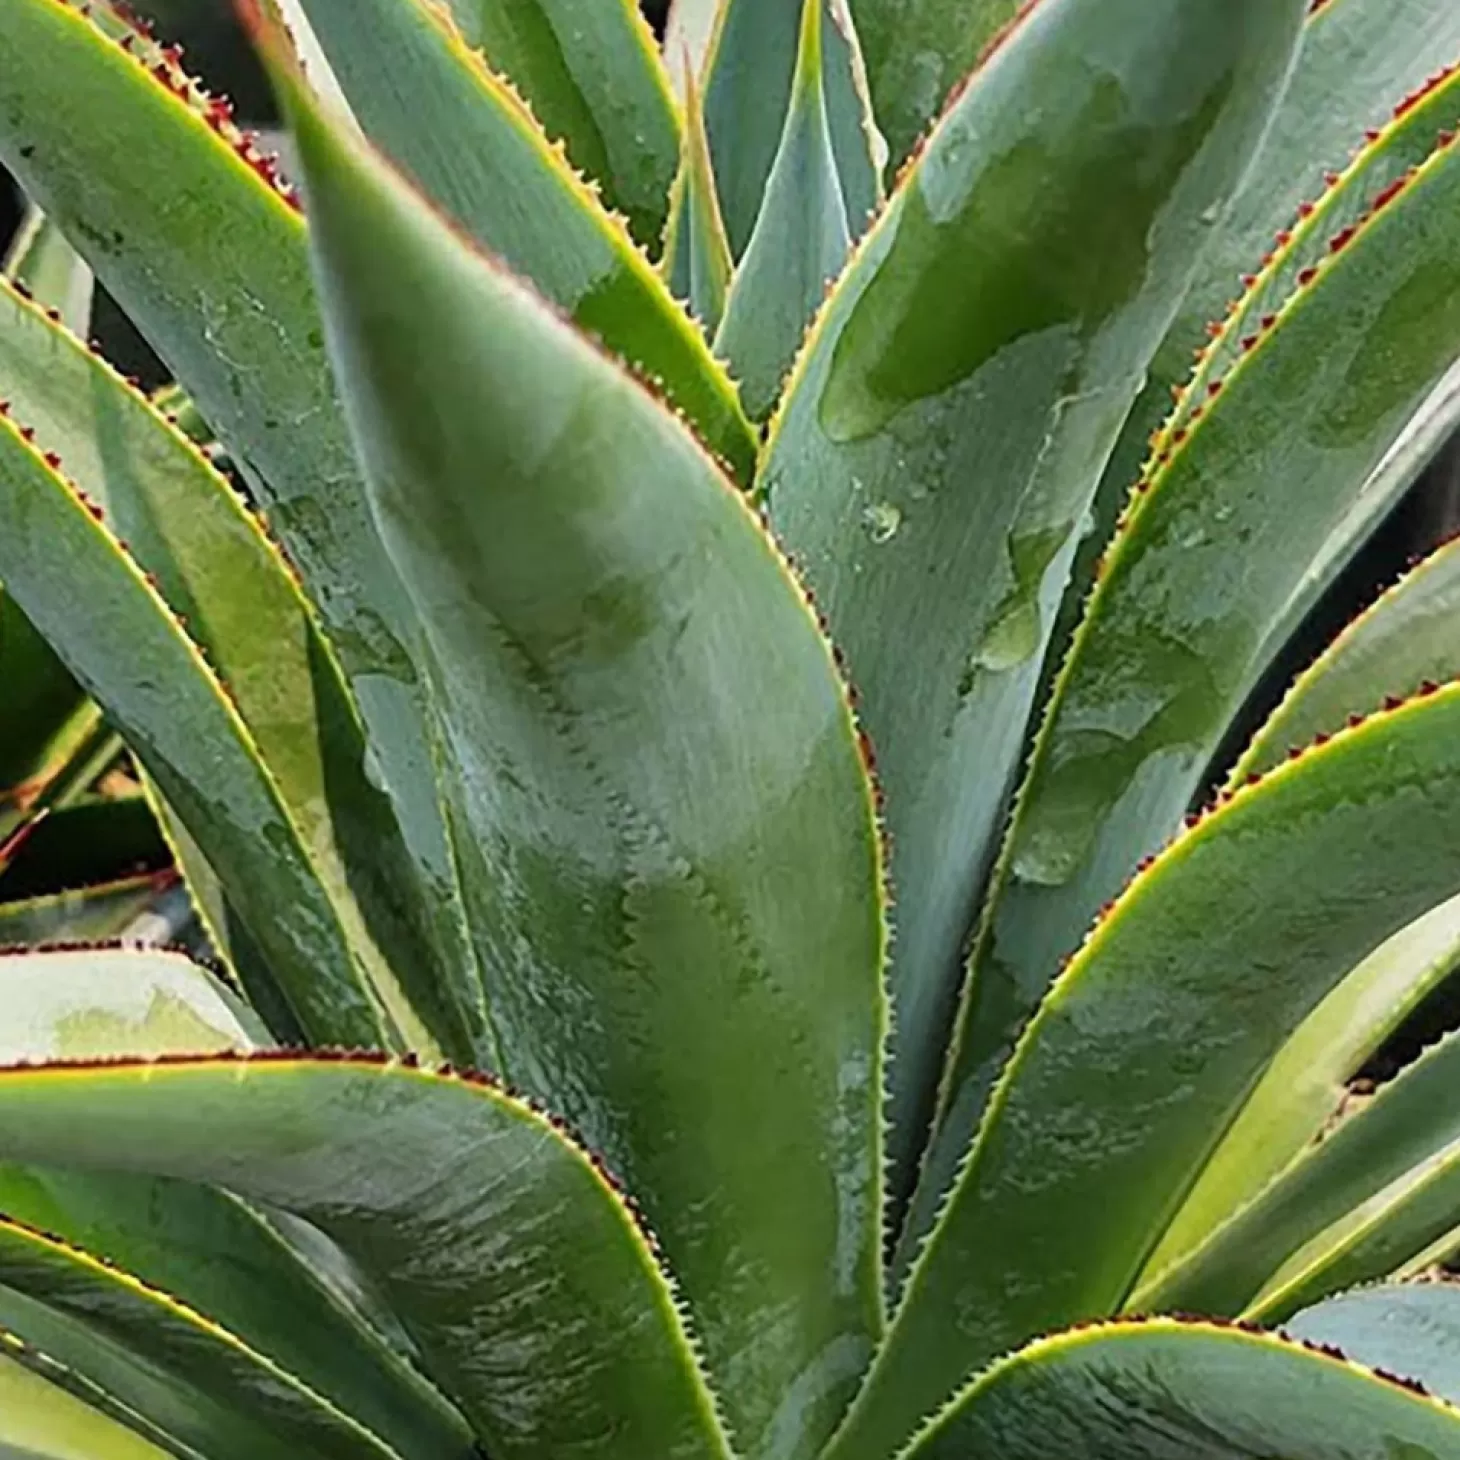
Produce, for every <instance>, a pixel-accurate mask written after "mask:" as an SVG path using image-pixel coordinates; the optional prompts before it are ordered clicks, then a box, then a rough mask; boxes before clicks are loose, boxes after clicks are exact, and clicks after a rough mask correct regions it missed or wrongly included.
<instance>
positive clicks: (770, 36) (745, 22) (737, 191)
mask: <svg viewBox="0 0 1460 1460" xmlns="http://www.w3.org/2000/svg"><path fill="white" fill-rule="evenodd" d="M802 10H803V6H802V4H801V3H799V0H725V4H724V5H723V7H722V9H721V13H720V17H719V20H718V22H717V24H716V31H715V37H714V40H713V41H712V42H711V45H710V53H709V56H708V58H707V59H706V62H705V77H704V98H705V128H706V130H707V132H708V133H709V138H710V155H711V157H712V158H713V159H714V164H715V178H716V181H717V183H718V185H719V192H720V207H721V209H722V211H723V213H724V217H725V229H726V233H727V234H728V236H729V239H730V249H731V252H732V253H733V255H734V256H735V257H736V258H737V259H738V258H740V256H741V255H742V254H743V253H744V252H745V250H746V247H747V246H748V244H749V242H750V237H751V234H752V233H753V231H754V229H755V225H756V220H757V219H758V218H759V216H760V212H761V206H762V200H763V199H764V197H765V195H766V191H767V180H768V179H769V177H770V175H771V170H772V167H773V165H774V163H775V158H776V154H777V152H778V151H779V150H780V147H781V139H782V134H783V133H784V131H785V126H786V116H787V112H788V110H789V108H790V102H791V96H792V90H793V84H794V77H795V74H796V56H797V52H798V50H799V33H800V30H801V17H802ZM821 34H822V44H823V47H824V57H823V66H824V78H825V79H824V86H825V90H826V109H827V126H828V129H829V132H830V136H831V146H832V152H833V155H834V156H835V159H836V171H837V178H838V181H839V182H840V184H841V187H842V194H843V198H844V199H845V207H846V214H847V220H848V224H849V226H850V228H851V231H852V235H853V237H855V236H857V235H858V234H860V233H861V232H862V229H863V228H864V227H865V225H866V223H867V220H868V217H869V216H870V213H871V211H872V209H873V208H874V207H875V206H876V204H877V201H878V199H879V198H880V197H881V185H880V179H879V176H878V170H879V167H880V156H881V150H882V141H881V137H880V135H879V134H878V133H877V131H876V128H875V124H874V122H873V120H872V116H871V112H870V109H869V105H868V102H867V95H866V86H865V73H864V70H863V67H862V58H861V52H860V49H859V45H858V42H857V37H856V31H855V27H854V26H853V24H852V21H851V13H850V11H849V10H848V9H847V6H846V3H845V0H824V3H823V15H822V32H821Z"/></svg>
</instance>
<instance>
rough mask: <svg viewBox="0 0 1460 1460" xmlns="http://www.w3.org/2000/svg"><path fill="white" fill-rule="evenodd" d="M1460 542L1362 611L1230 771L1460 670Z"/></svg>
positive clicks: (1268, 761)
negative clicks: (1458, 626)
mask: <svg viewBox="0 0 1460 1460" xmlns="http://www.w3.org/2000/svg"><path fill="white" fill-rule="evenodd" d="M1457 614H1460V541H1456V542H1450V543H1446V544H1445V545H1443V546H1442V547H1440V548H1438V549H1436V551H1435V552H1433V553H1431V554H1430V556H1429V557H1427V558H1426V559H1425V560H1424V561H1423V562H1422V563H1420V564H1419V565H1418V566H1417V567H1416V568H1414V569H1413V570H1412V571H1411V572H1409V573H1407V574H1406V575H1405V576H1404V577H1403V578H1401V579H1400V580H1399V582H1398V583H1396V584H1395V585H1394V587H1392V588H1391V589H1389V591H1388V592H1387V593H1385V594H1383V595H1382V596H1381V597H1380V598H1379V599H1378V600H1377V601H1376V602H1375V603H1374V604H1373V605H1372V606H1371V607H1370V608H1369V609H1367V610H1366V611H1365V612H1364V613H1362V614H1360V615H1359V617H1358V618H1356V619H1355V620H1354V621H1353V623H1351V624H1350V625H1349V626H1348V628H1346V629H1345V630H1344V631H1343V633H1341V634H1340V635H1339V636H1338V638H1337V639H1335V640H1334V641H1333V643H1332V644H1330V645H1329V647H1328V648H1327V649H1325V650H1324V651H1323V653H1322V654H1320V655H1319V656H1318V658H1317V659H1315V660H1314V662H1313V663H1312V664H1311V665H1310V666H1309V667H1308V668H1307V669H1306V670H1305V671H1304V672H1303V673H1302V674H1301V675H1299V677H1298V679H1297V681H1296V682H1295V683H1294V685H1293V687H1292V689H1290V690H1289V691H1288V694H1287V697H1286V699H1284V700H1283V702H1282V704H1281V705H1279V706H1278V708H1277V709H1276V710H1275V711H1274V712H1273V713H1272V715H1271V716H1270V717H1269V718H1268V721H1267V723H1266V724H1265V725H1263V727H1262V728H1261V729H1260V730H1259V731H1258V732H1257V734H1256V735H1255V736H1254V737H1253V739H1252V743H1251V744H1250V745H1249V746H1248V747H1247V749H1246V751H1244V752H1243V755H1242V758H1241V759H1240V760H1239V761H1238V762H1237V764H1236V766H1235V767H1234V768H1233V770H1232V773H1231V775H1230V776H1229V778H1228V781H1229V784H1237V783H1239V782H1241V781H1242V780H1243V779H1245V778H1246V777H1247V776H1249V775H1252V774H1254V773H1260V772H1262V771H1265V770H1270V769H1271V768H1272V767H1273V766H1274V765H1276V764H1277V763H1278V762H1279V761H1280V760H1282V759H1283V757H1284V756H1285V755H1287V754H1288V752H1289V751H1290V750H1293V749H1296V748H1298V747H1300V746H1304V745H1308V744H1311V743H1312V741H1313V739H1314V737H1315V736H1317V735H1319V734H1323V733H1325V732H1331V731H1333V730H1336V729H1337V728H1338V727H1339V726H1340V725H1342V724H1343V723H1344V721H1345V720H1346V719H1347V718H1348V717H1349V716H1350V715H1355V714H1357V715H1364V714H1367V713H1368V712H1369V711H1370V710H1373V709H1377V708H1378V706H1379V705H1380V704H1381V703H1382V702H1383V701H1384V700H1385V699H1387V698H1389V697H1391V696H1394V697H1397V698H1400V699H1403V698H1405V697H1406V696H1408V695H1411V694H1413V693H1414V692H1415V691H1416V690H1417V689H1418V688H1419V687H1420V685H1421V684H1423V683H1424V682H1425V681H1426V680H1432V681H1437V682H1438V681H1442V680H1446V679H1454V678H1456V677H1457V676H1460V645H1457V643H1456V641H1455V623H1456V617H1457Z"/></svg>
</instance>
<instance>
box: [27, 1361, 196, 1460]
mask: <svg viewBox="0 0 1460 1460" xmlns="http://www.w3.org/2000/svg"><path fill="white" fill-rule="evenodd" d="M16 1342H18V1340H14V1339H12V1338H11V1337H10V1336H9V1335H6V1334H0V1447H4V1449H5V1450H6V1452H7V1453H8V1454H10V1455H12V1456H15V1457H18V1460H167V1456H168V1452H167V1451H166V1450H160V1449H158V1448H157V1446H156V1445H154V1444H152V1443H151V1441H149V1440H146V1439H144V1438H143V1437H142V1436H141V1435H139V1434H137V1432H136V1431H135V1430H131V1429H129V1428H127V1427H126V1426H125V1425H122V1424H120V1423H119V1422H118V1421H117V1420H115V1419H112V1418H111V1417H109V1416H108V1415H106V1414H103V1413H101V1412H100V1411H99V1410H98V1409H97V1408H95V1407H94V1406H93V1405H90V1404H87V1403H86V1402H84V1401H83V1400H81V1399H79V1398H77V1397H76V1396H75V1395H73V1394H69V1393H67V1392H66V1390H64V1389H62V1388H60V1387H59V1386H57V1385H56V1384H53V1383H51V1382H50V1381H49V1380H48V1379H46V1378H44V1377H42V1375H41V1374H39V1373H36V1372H34V1371H33V1370H32V1369H31V1368H28V1367H27V1366H26V1365H24V1364H22V1363H21V1362H20V1361H19V1360H18V1359H16V1358H14V1357H12V1353H13V1345H14V1344H15V1343H16ZM33 1362H34V1361H33Z"/></svg>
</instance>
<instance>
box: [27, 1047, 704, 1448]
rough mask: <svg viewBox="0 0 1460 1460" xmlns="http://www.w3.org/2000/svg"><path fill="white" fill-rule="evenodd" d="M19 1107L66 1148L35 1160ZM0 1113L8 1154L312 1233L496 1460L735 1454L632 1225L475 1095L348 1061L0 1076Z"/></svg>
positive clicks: (487, 1093) (546, 1124)
mask: <svg viewBox="0 0 1460 1460" xmlns="http://www.w3.org/2000/svg"><path fill="white" fill-rule="evenodd" d="M62 1107H65V1109H63V1108H62ZM23 1108H24V1109H26V1110H28V1111H29V1112H30V1113H29V1114H28V1115H26V1116H25V1123H26V1124H27V1125H28V1127H29V1128H30V1129H31V1130H32V1131H33V1132H39V1131H40V1130H41V1129H42V1128H45V1129H46V1130H48V1131H49V1133H50V1135H51V1136H53V1137H55V1136H60V1134H61V1130H60V1127H64V1128H65V1129H66V1130H68V1131H69V1132H70V1138H69V1139H63V1140H59V1141H48V1142H46V1143H44V1145H43V1144H42V1143H41V1142H36V1141H32V1140H31V1139H30V1138H29V1137H27V1136H25V1135H24V1133H23V1132H22V1131H21V1130H20V1129H19V1125H20V1123H21V1122H20V1117H21V1112H22V1109H23ZM362 1109H365V1110H368V1111H369V1112H370V1119H369V1120H364V1121H362V1120H361V1119H360V1112H361V1110H362ZM38 1110H44V1111H48V1112H50V1114H49V1116H47V1115H41V1116H40V1118H39V1120H34V1119H32V1116H34V1115H35V1113H36V1111H38ZM108 1111H110V1112H111V1114H110V1115H108V1114H107V1112H108ZM0 1112H3V1113H0V1132H3V1133H0V1146H3V1148H4V1149H5V1151H6V1152H7V1153H8V1154H10V1155H12V1156H16V1157H18V1158H21V1159H29V1160H33V1159H37V1158H39V1157H41V1156H42V1155H44V1158H45V1159H48V1160H51V1161H53V1162H59V1163H63V1164H73V1163H74V1164H77V1165H82V1166H86V1167H91V1168H96V1169H107V1170H137V1171H144V1172H152V1173H156V1174H162V1175H170V1176H173V1177H175V1178H177V1179H181V1180H189V1181H206V1182H214V1183H217V1184H219V1185H224V1186H227V1187H228V1188H229V1189H230V1190H235V1191H238V1192H240V1193H242V1194H244V1195H245V1196H251V1197H254V1198H256V1199H258V1200H261V1201H266V1202H269V1203H271V1204H273V1205H277V1206H281V1207H284V1208H286V1209H288V1210H290V1211H293V1212H296V1213H298V1214H299V1215H301V1216H304V1217H306V1218H308V1219H309V1220H310V1221H312V1222H314V1223H316V1224H317V1225H318V1226H319V1227H321V1228H322V1229H323V1230H324V1231H325V1232H326V1233H328V1234H329V1235H331V1236H332V1237H334V1238H335V1239H336V1240H338V1241H339V1242H340V1244H341V1245H342V1246H343V1247H344V1248H345V1250H346V1251H348V1252H349V1253H351V1254H352V1255H353V1256H354V1257H356V1258H357V1259H358V1260H359V1261H360V1263H361V1264H362V1266H363V1267H364V1268H365V1269H366V1271H367V1272H368V1273H369V1274H370V1275H372V1276H373V1277H374V1278H375V1279H376V1280H377V1281H378V1282H379V1283H380V1286H381V1289H382V1291H383V1293H384V1295H385V1296H386V1298H387V1299H388V1300H389V1302H390V1303H391V1306H392V1307H393V1309H394V1310H395V1311H396V1312H397V1313H398V1314H399V1315H400V1317H401V1319H402V1321H403V1322H404V1323H405V1324H406V1326H407V1328H408V1329H409V1331H410V1332H411V1334H412V1336H413V1337H414V1339H415V1340H416V1342H417V1343H418V1344H419V1346H420V1349H421V1353H422V1355H423V1358H424V1360H425V1363H426V1366H427V1369H428V1371H429V1372H430V1373H431V1374H432V1375H433V1376H434V1377H435V1378H436V1379H437V1380H438V1381H439V1382H440V1383H441V1384H442V1385H443V1386H444V1387H445V1388H446V1390H447V1391H448V1393H450V1394H451V1395H452V1396H453V1397H454V1398H455V1399H456V1400H457V1401H458V1402H459V1403H460V1404H461V1406H462V1408H463V1410H464V1411H465V1413H466V1414H467V1416H468V1418H469V1419H470V1420H471V1421H472V1423H473V1425H474V1427H475V1428H476V1429H477V1431H478V1433H479V1435H480V1437H481V1439H482V1441H483V1443H484V1445H485V1446H486V1448H487V1449H488V1450H489V1452H490V1453H491V1454H492V1455H493V1456H494V1457H496V1456H501V1457H502V1460H514V1457H523V1460H526V1457H536V1456H540V1455H543V1454H559V1453H573V1454H581V1455H583V1456H584V1457H588V1460H600V1457H603V1460H642V1457H643V1456H645V1455H663V1456H665V1457H674V1460H698V1457H707V1460H708V1457H714V1460H726V1457H727V1456H728V1449H727V1447H726V1444H725V1441H724V1437H723V1435H722V1434H721V1432H720V1429H719V1426H718V1423H717V1421H716V1419H715V1416H714V1412H713V1407H712V1402H711V1400H710V1398H709V1396H708V1393H707V1391H706V1390H705V1388H704V1384H703V1381H702V1380H701V1379H700V1377H699V1375H698V1373H697V1371H696V1368H695V1363H694V1359H693V1356H692V1354H691V1351H690V1348H689V1345H688V1342H687V1340H686V1336H685V1332H684V1328H683V1324H682V1321H681V1318H680V1316H679V1314H678V1312H677V1310H676V1308H675V1306H674V1302H673V1298H672V1296H671V1292H670V1289H669V1286H668V1284H667V1282H666V1281H665V1279H664V1277H663V1276H662V1275H661V1273H660V1271H659V1269H658V1267H657V1266H656V1265H655V1262H654V1258H653V1255H652V1253H651V1251H650V1249H649V1247H648V1246H647V1245H646V1243H645V1240H644V1238H643V1236H642V1234H641V1233H640V1231H639V1229H638V1227H637V1226H636V1224H635V1222H634V1220H633V1218H632V1216H631V1215H630V1213H629V1210H628V1208H627V1207H626V1206H625V1205H624V1204H623V1203H622V1202H621V1201H620V1200H619V1198H618V1197H617V1196H616V1195H615V1193H614V1190H613V1188H612V1186H611V1185H610V1183H609V1181H608V1180H607V1178H606V1177H605V1176H604V1174H603V1173H602V1171H601V1170H600V1168H599V1167H598V1166H596V1165H595V1164H594V1162H593V1161H592V1160H591V1159H590V1158H589V1157H588V1156H587V1155H586V1154H585V1153H584V1152H583V1151H582V1150H581V1149H580V1148H579V1147H578V1146H576V1145H574V1144H573V1142H572V1141H571V1140H569V1138H568V1137H567V1136H566V1135H564V1134H563V1133H562V1131H561V1129H560V1128H559V1127H558V1126H557V1125H556V1124H554V1123H553V1122H552V1121H550V1120H548V1119H547V1118H546V1117H544V1116H542V1115H539V1114H537V1113H536V1112H535V1111H534V1110H532V1109H531V1108H529V1107H528V1106H526V1105H524V1104H523V1103H522V1102H520V1101H518V1100H516V1099H514V1098H512V1097H511V1096H508V1095H506V1094H504V1093H502V1092H501V1091H499V1090H498V1089H497V1088H495V1087H494V1086H492V1085H490V1084H488V1083H486V1082H485V1081H481V1082H476V1081H473V1082H468V1081H465V1080H460V1079H453V1078H447V1077H445V1076H439V1075H433V1074H428V1073H425V1072H422V1071H417V1070H414V1069H407V1068H403V1067H401V1066H386V1065H383V1064H375V1063H371V1062H367V1061H362V1060H356V1059H348V1058H346V1059H341V1058H339V1057H336V1058H334V1059H332V1060H324V1059H311V1058H309V1057H307V1056H298V1057H279V1058H275V1059H271V1060H268V1061H252V1062H248V1063H242V1064H240V1063H237V1062H234V1063H219V1062H216V1061H209V1060H206V1059H198V1060H186V1059H182V1060H178V1061H173V1062H168V1063H161V1064H154V1065H144V1064H143V1065H125V1064H112V1065H103V1066H97V1067H95V1068H90V1069H84V1070H78V1069H76V1068H74V1067H68V1066H64V1065H59V1066H52V1067H48V1068H47V1067H38V1068H30V1069H16V1070H11V1071H7V1072H5V1073H4V1074H0ZM83 1112H85V1113H83ZM168 1112H171V1114H170V1115H169V1114H168ZM11 1117H14V1124H13V1125H12V1121H11ZM494 1254H503V1255H508V1254H510V1259H511V1260H510V1261H498V1260H496V1259H495V1256H494ZM526 1295H530V1296H531V1301H530V1302H526V1301H524V1298H525V1296H526ZM565 1373H566V1374H568V1375H569V1379H568V1380H567V1381H565V1379H564V1377H563V1376H564V1374H565Z"/></svg>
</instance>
